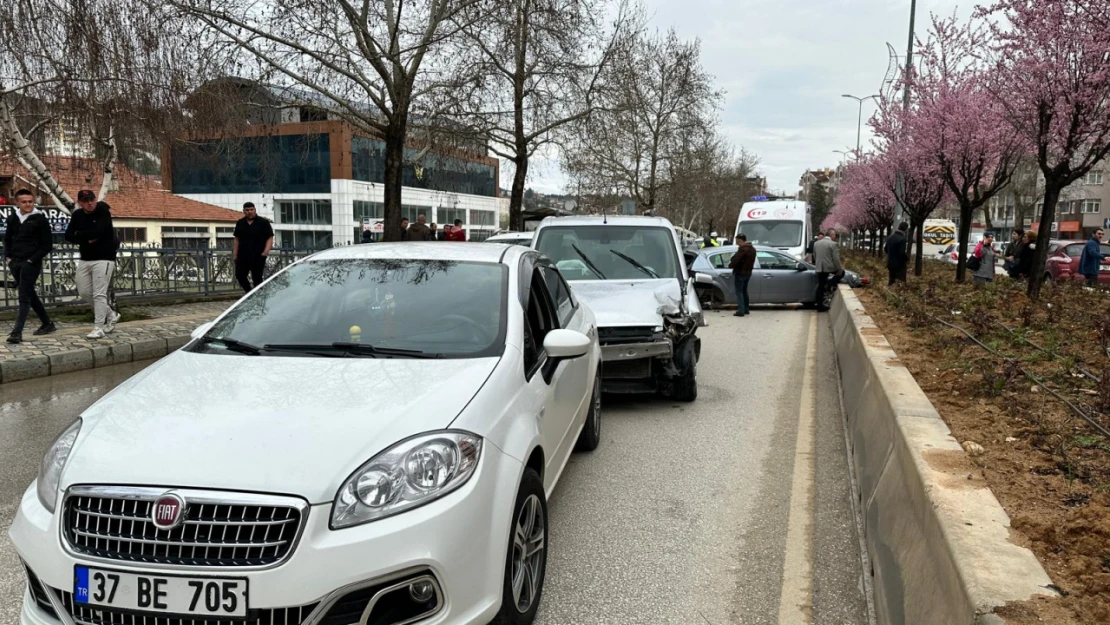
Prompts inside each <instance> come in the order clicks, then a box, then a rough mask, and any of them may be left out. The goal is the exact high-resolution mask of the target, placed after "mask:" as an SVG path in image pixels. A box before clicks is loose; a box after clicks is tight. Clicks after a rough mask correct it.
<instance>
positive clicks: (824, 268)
mask: <svg viewBox="0 0 1110 625" xmlns="http://www.w3.org/2000/svg"><path fill="white" fill-rule="evenodd" d="M825 235H826V236H825V238H824V239H822V240H820V241H817V242H816V243H814V244H813V264H814V265H816V266H817V312H828V310H829V306H828V301H827V300H829V292H830V291H831V290H832V289H834V288H836V283H837V281H838V280H839V279H840V276H841V275H843V274H844V265H842V264H841V263H840V246H839V245H837V244H836V239H837V236H838V235H837V232H836V229H835V228H829V230H828V232H826V233H825Z"/></svg>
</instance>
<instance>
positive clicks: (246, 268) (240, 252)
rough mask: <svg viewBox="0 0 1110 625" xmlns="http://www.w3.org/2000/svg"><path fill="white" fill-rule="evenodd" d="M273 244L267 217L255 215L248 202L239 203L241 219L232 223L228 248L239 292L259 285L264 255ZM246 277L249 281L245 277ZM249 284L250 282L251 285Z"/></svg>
mask: <svg viewBox="0 0 1110 625" xmlns="http://www.w3.org/2000/svg"><path fill="white" fill-rule="evenodd" d="M273 245H274V228H273V226H271V225H270V220H269V219H266V218H265V217H259V216H258V210H257V209H255V207H254V204H253V203H252V202H247V203H246V204H243V218H242V219H240V220H239V221H238V222H237V223H236V224H235V241H234V243H232V247H231V260H232V261H233V262H234V263H235V278H236V279H237V280H238V281H239V286H241V287H243V291H245V292H247V293H250V292H251V289H253V288H255V287H257V286H258V285H259V284H262V274H263V272H264V271H265V270H266V258H267V257H268V256H269V255H270V248H271V247H273ZM248 275H249V276H250V281H248V280H247V276H248ZM252 283H253V284H252Z"/></svg>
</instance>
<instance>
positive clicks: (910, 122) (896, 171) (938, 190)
mask: <svg viewBox="0 0 1110 625" xmlns="http://www.w3.org/2000/svg"><path fill="white" fill-rule="evenodd" d="M915 115H916V111H915V110H914V109H913V108H910V109H908V110H903V108H902V104H901V102H892V101H889V100H887V101H882V102H880V103H879V111H878V113H876V114H875V117H873V118H872V119H871V122H870V124H871V126H872V128H874V130H875V135H876V140H877V141H876V142H877V144H878V146H879V156H878V157H877V158H876V159H875V164H874V167H875V175H877V176H879V179H880V180H881V181H882V183H883V184H884V186H885V187H886V188H887V189H889V190H890V192H891V193H893V194H897V192H898V188H899V182H901V192H902V193H901V199H902V206H903V208H904V209H905V213H906V218H907V219H908V221H909V223H910V232H911V237H910V240H911V242H913V244H914V247H915V248H916V253H915V254H914V275H916V276H920V275H921V272H922V270H923V269H924V264H923V263H924V259H923V253H922V246H923V244H924V242H925V241H924V234H925V233H924V225H925V220H926V219H928V218H929V216H930V215H932V214H933V211H935V210H936V209H937V207H938V206H940V203H941V202H942V201H944V199H945V197H946V194H947V192H948V185H947V184H946V183H945V181H944V176H943V173H942V171H941V167H940V165H939V163H938V162H937V159H936V155H935V152H934V151H933V149H932V147H931V140H930V138H929V137H928V133H927V132H926V130H925V126H923V125H921V124H917V123H916V122H915V119H914V118H915ZM896 197H897V196H896Z"/></svg>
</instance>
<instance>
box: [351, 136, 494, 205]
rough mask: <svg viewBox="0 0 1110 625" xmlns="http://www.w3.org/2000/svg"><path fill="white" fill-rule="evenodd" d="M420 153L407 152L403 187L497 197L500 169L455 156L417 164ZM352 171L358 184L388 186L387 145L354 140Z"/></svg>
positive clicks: (424, 159)
mask: <svg viewBox="0 0 1110 625" xmlns="http://www.w3.org/2000/svg"><path fill="white" fill-rule="evenodd" d="M419 154H420V150H416V149H413V148H405V159H406V161H410V162H408V163H407V164H406V165H404V167H403V169H402V173H401V184H403V185H404V186H406V187H413V188H417V189H429V190H431V191H444V192H448V193H467V194H470V195H484V196H488V197H494V196H495V195H497V181H496V180H495V178H496V176H495V174H496V168H495V167H494V166H493V165H489V164H486V163H479V162H475V161H469V160H465V159H460V158H454V157H451V156H442V155H438V154H426V155H424V156H423V157H422V158H420V160H419V161H417V162H415V163H413V162H411V159H415V158H416V157H417V156H419ZM351 171H352V175H353V176H354V179H355V180H362V181H365V182H376V183H378V184H381V183H383V182H385V143H383V142H382V141H380V140H378V139H370V138H367V137H352V139H351Z"/></svg>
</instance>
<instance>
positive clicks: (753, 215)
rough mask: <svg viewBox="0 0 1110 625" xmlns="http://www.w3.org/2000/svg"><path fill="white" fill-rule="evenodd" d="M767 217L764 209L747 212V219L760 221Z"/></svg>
mask: <svg viewBox="0 0 1110 625" xmlns="http://www.w3.org/2000/svg"><path fill="white" fill-rule="evenodd" d="M766 216H767V209H766V208H753V209H751V210H750V211H748V219H762V218H764V217H766Z"/></svg>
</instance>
